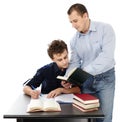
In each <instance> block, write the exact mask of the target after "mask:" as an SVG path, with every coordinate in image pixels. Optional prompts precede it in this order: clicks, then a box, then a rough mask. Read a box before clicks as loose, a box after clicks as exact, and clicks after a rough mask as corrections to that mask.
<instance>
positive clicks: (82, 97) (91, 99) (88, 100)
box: [73, 94, 99, 104]
mask: <svg viewBox="0 0 120 122" xmlns="http://www.w3.org/2000/svg"><path fill="white" fill-rule="evenodd" d="M73 98H74V99H76V100H78V101H80V102H81V103H83V104H92V103H98V102H99V99H98V98H97V97H95V96H93V95H91V94H74V97H73Z"/></svg>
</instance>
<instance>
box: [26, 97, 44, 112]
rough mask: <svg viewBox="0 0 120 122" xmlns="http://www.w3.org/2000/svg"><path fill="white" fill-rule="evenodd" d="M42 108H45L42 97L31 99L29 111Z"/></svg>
mask: <svg viewBox="0 0 120 122" xmlns="http://www.w3.org/2000/svg"><path fill="white" fill-rule="evenodd" d="M40 110H41V111H42V110H43V102H42V101H41V100H40V98H38V99H31V100H30V103H29V104H28V107H27V112H34V111H40Z"/></svg>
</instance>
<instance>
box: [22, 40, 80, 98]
mask: <svg viewBox="0 0 120 122" xmlns="http://www.w3.org/2000/svg"><path fill="white" fill-rule="evenodd" d="M47 51H48V55H49V56H50V58H51V59H52V61H53V62H52V63H50V64H48V65H45V66H43V67H41V68H40V69H39V70H38V71H37V73H36V74H35V75H34V77H33V78H32V79H31V80H30V81H29V82H28V83H25V85H24V88H23V91H24V93H25V94H27V95H29V96H31V97H32V98H35V99H36V98H38V97H39V95H40V92H41V93H42V94H48V95H47V97H48V98H51V97H56V96H57V95H59V94H62V93H65V94H67V93H80V88H79V87H77V86H76V87H73V88H70V89H66V88H64V87H62V85H61V81H60V80H58V79H57V78H56V77H57V76H58V75H64V74H65V72H66V68H67V67H68V62H69V61H68V48H67V45H66V43H65V42H64V41H62V40H54V41H52V43H51V44H50V45H49V48H48V50H47ZM40 85H41V91H39V90H36V88H37V87H39V86H40Z"/></svg>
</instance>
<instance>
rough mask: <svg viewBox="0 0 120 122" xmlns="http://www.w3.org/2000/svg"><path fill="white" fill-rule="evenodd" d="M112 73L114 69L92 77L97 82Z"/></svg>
mask: <svg viewBox="0 0 120 122" xmlns="http://www.w3.org/2000/svg"><path fill="white" fill-rule="evenodd" d="M113 71H114V68H112V69H110V70H108V71H106V72H104V73H101V74H98V75H95V76H94V79H96V80H97V81H99V80H101V78H104V77H105V76H106V75H107V74H109V73H111V72H113Z"/></svg>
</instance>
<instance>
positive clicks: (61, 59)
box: [52, 50, 69, 70]
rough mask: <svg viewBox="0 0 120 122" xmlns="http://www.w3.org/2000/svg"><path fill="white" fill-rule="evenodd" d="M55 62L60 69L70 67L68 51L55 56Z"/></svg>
mask: <svg viewBox="0 0 120 122" xmlns="http://www.w3.org/2000/svg"><path fill="white" fill-rule="evenodd" d="M52 60H53V61H54V62H56V64H57V65H58V67H59V68H60V69H61V70H62V69H65V68H67V67H68V64H69V59H68V52H67V50H64V52H63V53H61V54H60V53H58V54H54V55H53V59H52Z"/></svg>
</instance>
